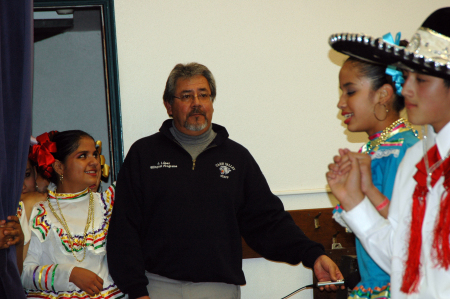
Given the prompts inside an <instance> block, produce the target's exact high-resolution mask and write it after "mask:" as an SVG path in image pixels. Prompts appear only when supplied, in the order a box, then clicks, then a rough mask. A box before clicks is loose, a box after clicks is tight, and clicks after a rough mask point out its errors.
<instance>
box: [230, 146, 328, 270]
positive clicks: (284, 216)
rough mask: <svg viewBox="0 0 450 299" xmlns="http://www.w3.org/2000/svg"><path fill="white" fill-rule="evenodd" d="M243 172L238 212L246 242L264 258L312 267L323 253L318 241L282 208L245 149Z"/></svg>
mask: <svg viewBox="0 0 450 299" xmlns="http://www.w3.org/2000/svg"><path fill="white" fill-rule="evenodd" d="M249 156H250V157H249V159H248V160H249V163H248V165H247V167H246V173H245V182H244V185H245V186H244V189H245V195H244V196H245V199H246V200H245V203H244V205H243V207H242V209H241V211H240V213H239V215H238V217H239V221H240V228H241V234H242V236H243V237H244V239H245V241H246V242H247V244H248V245H249V246H250V247H251V248H252V249H253V250H255V251H256V252H258V253H259V254H261V255H262V256H264V257H265V258H267V259H270V260H275V261H283V262H287V263H289V264H293V265H295V264H298V263H300V262H302V263H303V265H305V266H306V267H310V268H312V267H313V265H314V262H315V261H316V259H317V258H318V257H319V256H321V255H323V254H325V252H324V248H323V246H322V245H321V244H319V243H316V242H314V241H312V240H310V239H309V238H308V237H307V236H306V235H305V234H304V233H303V232H302V230H301V229H300V228H299V227H298V226H297V225H296V224H295V222H294V220H293V219H292V217H291V215H290V214H289V213H288V212H286V211H285V210H284V206H283V203H282V202H281V200H280V199H279V198H278V197H277V196H275V195H274V194H273V193H272V192H271V191H270V188H269V185H268V184H267V181H266V179H265V177H264V175H263V174H262V172H261V170H260V168H259V166H258V164H257V163H256V161H255V160H254V159H253V157H251V155H250V153H249Z"/></svg>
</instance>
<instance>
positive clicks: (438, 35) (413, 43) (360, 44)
mask: <svg viewBox="0 0 450 299" xmlns="http://www.w3.org/2000/svg"><path fill="white" fill-rule="evenodd" d="M328 42H329V44H330V46H331V47H332V48H333V49H334V50H336V51H338V52H341V53H343V54H346V55H350V56H353V57H356V58H359V59H362V60H365V61H369V62H373V63H379V64H384V65H394V66H397V67H399V68H403V69H407V70H411V71H416V72H420V73H423V74H426V75H431V76H435V77H440V78H444V79H450V7H445V8H441V9H438V10H436V11H435V12H433V13H432V14H431V15H430V16H429V17H428V18H427V19H426V20H425V22H423V24H422V26H421V27H420V28H419V29H418V30H417V31H416V33H415V34H414V36H413V37H412V39H411V40H410V41H409V44H408V46H407V47H401V46H399V45H398V44H395V43H394V42H393V41H392V40H391V41H390V42H389V41H386V40H384V39H383V38H374V37H372V36H369V35H365V34H360V33H337V34H333V35H331V36H330V38H329V41H328Z"/></svg>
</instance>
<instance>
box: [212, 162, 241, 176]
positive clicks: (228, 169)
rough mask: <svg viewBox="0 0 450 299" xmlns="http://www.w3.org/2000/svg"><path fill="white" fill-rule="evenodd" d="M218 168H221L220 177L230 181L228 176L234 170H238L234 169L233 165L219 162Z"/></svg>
mask: <svg viewBox="0 0 450 299" xmlns="http://www.w3.org/2000/svg"><path fill="white" fill-rule="evenodd" d="M216 167H219V170H220V177H221V178H223V179H228V178H229V176H228V174H229V173H230V172H231V171H232V170H236V168H234V166H233V165H231V164H228V163H226V162H219V163H217V164H216Z"/></svg>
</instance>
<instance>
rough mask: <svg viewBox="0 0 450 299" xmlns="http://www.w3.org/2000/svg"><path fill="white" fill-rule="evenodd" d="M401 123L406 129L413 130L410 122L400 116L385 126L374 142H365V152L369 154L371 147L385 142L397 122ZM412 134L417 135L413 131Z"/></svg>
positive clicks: (373, 147)
mask: <svg viewBox="0 0 450 299" xmlns="http://www.w3.org/2000/svg"><path fill="white" fill-rule="evenodd" d="M402 123H403V124H404V125H405V127H406V128H407V129H408V130H413V128H412V125H411V123H410V122H409V121H407V120H406V119H404V118H403V117H401V118H399V119H397V120H396V121H394V122H393V123H392V124H391V125H390V126H389V127H386V128H385V129H384V130H383V131H382V132H381V133H380V137H379V138H378V139H376V140H375V141H374V142H372V141H369V142H367V144H366V146H365V150H364V151H365V152H366V153H367V154H370V152H371V151H372V149H375V148H377V147H379V146H380V145H382V144H384V143H385V142H386V140H387V139H388V138H389V137H390V134H391V133H392V132H393V131H394V129H395V127H397V126H398V125H399V124H402ZM414 135H416V136H417V134H416V133H414Z"/></svg>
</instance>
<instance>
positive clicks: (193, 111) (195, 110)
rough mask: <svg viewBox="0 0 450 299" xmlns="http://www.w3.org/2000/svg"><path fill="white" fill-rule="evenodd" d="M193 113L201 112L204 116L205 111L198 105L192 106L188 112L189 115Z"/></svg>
mask: <svg viewBox="0 0 450 299" xmlns="http://www.w3.org/2000/svg"><path fill="white" fill-rule="evenodd" d="M194 114H201V115H203V116H205V117H206V113H205V111H203V110H202V109H201V108H200V107H194V108H193V109H192V111H191V112H189V116H192V115H194Z"/></svg>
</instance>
